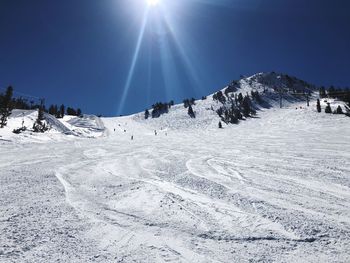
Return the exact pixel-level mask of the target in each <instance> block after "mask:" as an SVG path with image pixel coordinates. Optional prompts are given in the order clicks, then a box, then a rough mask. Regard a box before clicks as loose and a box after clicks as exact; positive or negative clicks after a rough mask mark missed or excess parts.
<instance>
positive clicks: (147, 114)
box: [145, 109, 149, 120]
mask: <svg viewBox="0 0 350 263" xmlns="http://www.w3.org/2000/svg"><path fill="white" fill-rule="evenodd" d="M148 117H149V111H148V110H147V109H146V110H145V119H146V120H147V119H148Z"/></svg>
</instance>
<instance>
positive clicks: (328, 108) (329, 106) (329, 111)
mask: <svg viewBox="0 0 350 263" xmlns="http://www.w3.org/2000/svg"><path fill="white" fill-rule="evenodd" d="M324 111H325V113H332V108H331V105H330V104H329V102H328V103H327V106H326V108H325V110H324Z"/></svg>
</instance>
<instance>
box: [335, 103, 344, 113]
mask: <svg viewBox="0 0 350 263" xmlns="http://www.w3.org/2000/svg"><path fill="white" fill-rule="evenodd" d="M336 113H337V114H343V110H342V108H341V107H340V105H338V108H337V111H336Z"/></svg>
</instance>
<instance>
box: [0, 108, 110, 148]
mask: <svg viewBox="0 0 350 263" xmlns="http://www.w3.org/2000/svg"><path fill="white" fill-rule="evenodd" d="M37 116H38V112H37V110H13V111H12V114H11V116H10V117H9V119H8V125H7V126H5V127H4V128H3V129H0V140H1V141H3V142H4V141H7V142H15V143H25V142H28V143H32V142H45V141H49V140H55V141H62V140H71V139H74V138H77V137H79V138H97V137H100V136H104V135H105V132H106V131H105V127H104V125H103V123H102V121H101V120H100V118H98V117H96V116H93V115H84V116H83V117H81V118H80V117H75V116H64V118H63V119H57V118H56V117H54V116H52V115H50V114H47V113H44V118H45V123H46V125H48V127H50V129H49V130H48V131H47V132H45V133H43V134H42V133H40V134H36V133H34V132H33V130H32V127H33V124H34V122H35V121H36V119H37ZM22 122H23V126H25V127H27V130H26V131H25V132H23V133H21V134H14V133H13V132H12V131H13V130H14V129H18V128H20V127H22Z"/></svg>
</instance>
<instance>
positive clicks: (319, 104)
mask: <svg viewBox="0 0 350 263" xmlns="http://www.w3.org/2000/svg"><path fill="white" fill-rule="evenodd" d="M316 107H317V112H321V103H320V99H317V106H316Z"/></svg>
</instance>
